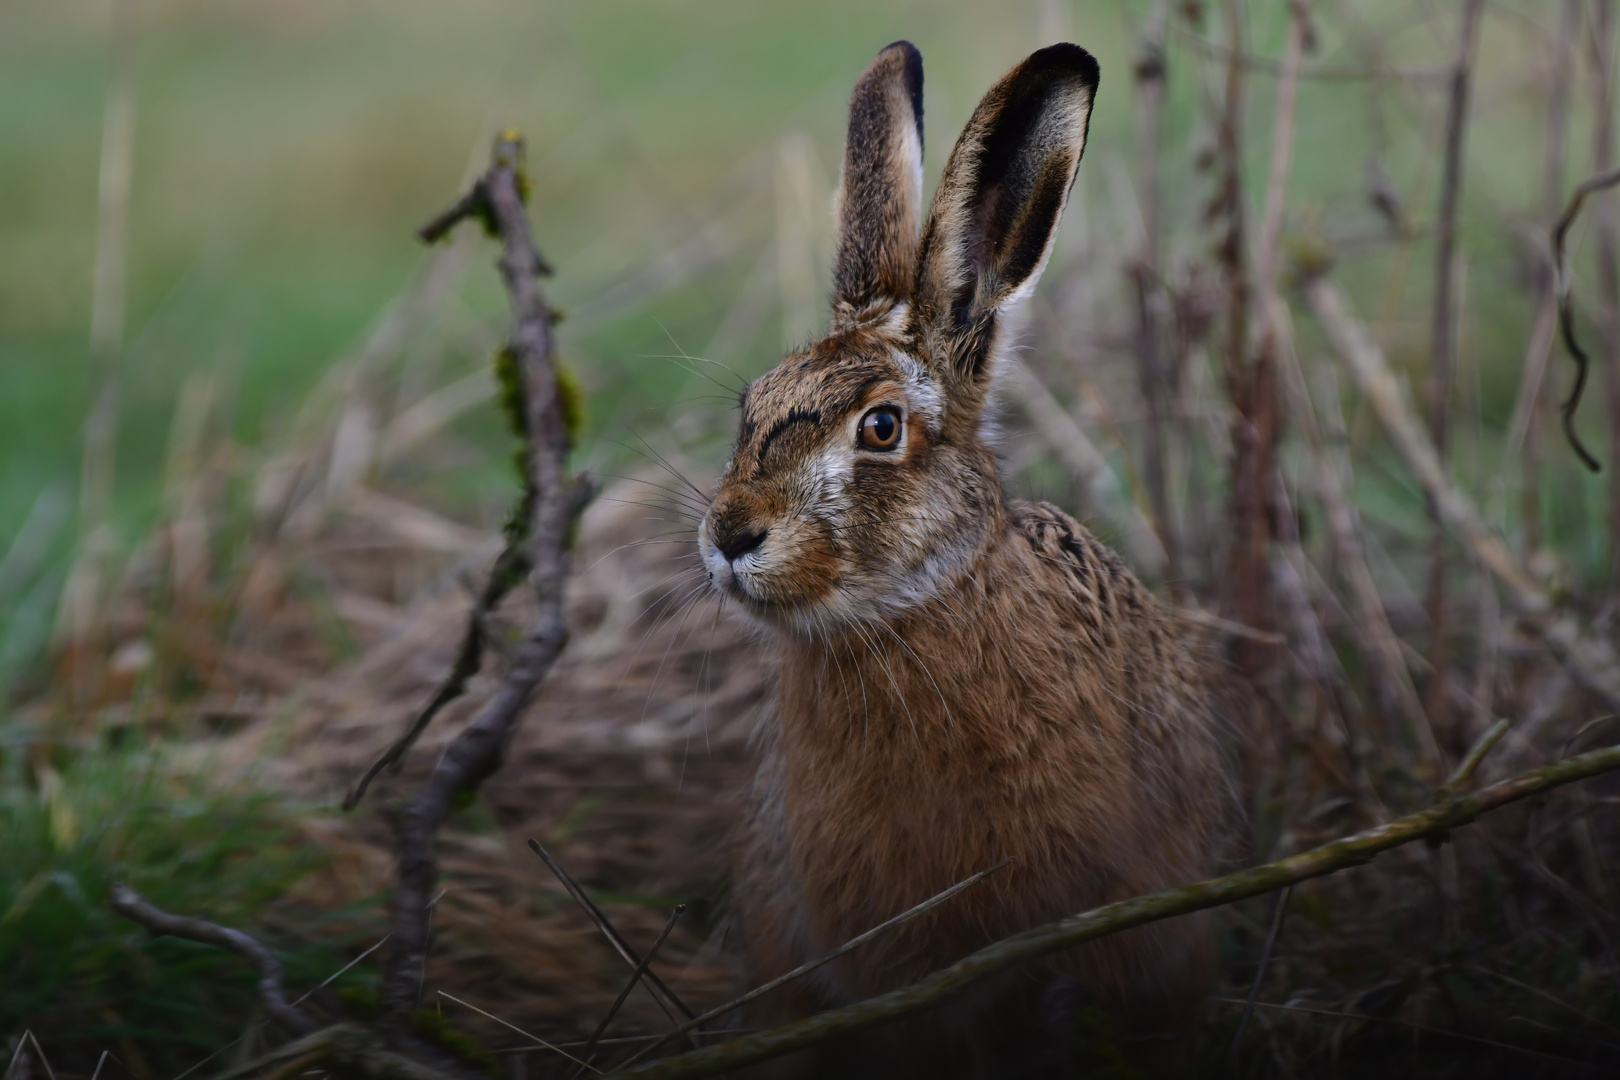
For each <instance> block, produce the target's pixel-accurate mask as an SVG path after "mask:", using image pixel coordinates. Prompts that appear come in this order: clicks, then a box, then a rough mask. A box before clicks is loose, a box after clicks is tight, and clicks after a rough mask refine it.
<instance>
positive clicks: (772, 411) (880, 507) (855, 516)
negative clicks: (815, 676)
mask: <svg viewBox="0 0 1620 1080" xmlns="http://www.w3.org/2000/svg"><path fill="white" fill-rule="evenodd" d="M1096 90H1097V62H1096V61H1095V60H1093V59H1092V58H1091V55H1090V54H1089V53H1087V52H1086V51H1085V50H1084V49H1081V48H1079V47H1078V46H1075V45H1054V46H1052V47H1051V48H1047V49H1042V50H1041V51H1039V52H1037V53H1035V54H1034V55H1032V56H1030V57H1029V59H1027V60H1025V61H1024V62H1023V63H1022V64H1020V65H1018V67H1016V68H1014V69H1013V70H1012V71H1011V72H1010V73H1009V74H1008V75H1007V76H1006V77H1005V78H1003V79H1002V80H1001V81H1000V82H999V83H997V84H996V85H995V87H994V88H992V89H991V91H990V92H989V93H988V94H986V95H985V98H984V100H983V101H981V102H980V103H979V107H978V109H976V110H975V111H974V113H973V118H972V119H971V120H970V121H969V122H968V125H967V128H966V130H964V131H963V132H962V136H961V138H959V139H958V140H957V142H956V147H955V149H953V150H952V151H951V156H950V160H949V162H947V164H946V166H945V173H944V176H943V177H942V178H941V180H940V185H939V191H938V193H937V194H936V195H935V196H934V204H933V207H932V209H931V210H930V211H929V214H928V220H927V223H926V224H924V225H922V226H921V227H919V224H918V219H919V217H920V212H921V209H922V151H923V135H922V57H921V56H919V55H918V53H917V50H916V49H915V48H913V47H912V46H911V45H910V44H909V43H907V42H898V43H896V44H894V45H891V46H889V47H888V48H887V49H884V50H883V51H882V52H881V53H879V54H878V57H877V59H876V60H874V61H873V62H872V66H871V67H869V68H867V70H866V73H865V74H864V75H862V76H861V78H860V81H859V82H858V83H856V85H855V93H854V95H853V97H852V99H851V101H850V109H849V135H848V139H847V142H846V144H845V148H844V163H843V171H842V176H841V179H840V184H839V192H838V202H837V208H836V214H837V219H838V253H837V259H836V266H835V267H834V272H833V317H832V326H831V330H830V332H829V333H828V335H827V336H826V337H824V338H822V339H821V340H819V341H817V342H815V343H814V344H812V345H810V346H808V347H806V348H804V349H801V350H799V351H797V352H795V353H793V354H792V355H791V356H789V357H788V358H787V359H786V360H784V361H782V363H781V364H779V365H777V367H776V368H774V369H773V370H772V371H770V372H768V373H767V374H765V375H763V376H761V377H760V378H759V379H757V380H755V381H754V382H753V383H752V384H750V385H749V386H748V388H747V389H746V391H745V392H744V393H743V397H742V423H741V427H740V429H739V431H738V433H737V445H736V448H735V449H734V450H733V452H732V457H731V461H730V463H729V464H728V465H727V467H726V471H725V475H724V476H723V477H722V478H721V481H720V488H719V491H718V493H717V494H716V496H715V499H714V503H713V505H712V506H711V507H710V508H709V511H708V513H707V515H706V516H705V518H704V521H703V524H702V526H701V528H700V529H699V533H698V537H699V544H700V547H701V550H702V555H703V561H704V564H705V566H706V568H707V569H708V572H709V576H710V578H711V580H712V581H713V582H714V584H715V585H716V587H717V588H719V589H721V590H722V591H723V592H726V593H728V594H730V595H731V596H733V597H735V598H736V599H737V600H739V601H740V602H741V603H742V604H743V605H744V606H745V607H746V608H747V609H748V610H749V611H751V612H753V613H754V614H755V615H757V616H759V617H761V618H763V619H765V620H766V621H768V622H771V623H773V624H776V625H778V626H781V627H784V628H790V629H794V630H797V631H799V632H802V633H817V632H822V631H831V630H834V629H836V628H838V627H840V626H843V625H846V624H848V623H851V622H861V621H866V620H870V619H876V618H883V617H886V616H890V615H893V614H896V613H898V612H899V611H902V610H905V609H908V608H912V607H915V606H917V605H919V604H921V603H923V602H925V601H927V600H928V599H929V598H930V597H931V596H932V595H934V593H935V592H936V591H937V590H938V589H939V588H940V586H941V585H942V584H943V583H944V582H946V581H947V580H949V579H950V578H951V577H952V576H954V575H955V574H958V573H960V572H961V571H962V570H964V569H965V568H966V567H967V566H968V565H969V564H970V563H971V562H972V560H973V559H974V557H975V556H976V555H977V554H978V552H979V551H980V550H981V549H982V548H983V547H984V546H985V545H986V543H988V542H989V540H990V538H991V537H992V536H993V535H994V534H995V533H996V531H997V530H999V529H1000V528H1001V527H1002V503H1001V481H1000V475H999V473H998V471H997V463H996V454H995V451H994V449H993V448H992V447H991V446H990V445H989V444H988V442H987V438H986V436H987V429H988V423H987V418H986V415H985V412H986V405H987V400H988V398H989V392H990V387H991V382H992V380H993V378H994V376H995V372H996V368H997V367H998V365H999V363H1000V361H1001V354H1002V352H1003V351H1004V349H1005V344H1006V341H1007V338H1008V335H1009V332H1010V328H1009V322H1010V320H1011V319H1012V316H1013V315H1014V312H1015V310H1016V309H1017V307H1018V306H1019V304H1020V303H1021V301H1023V300H1024V299H1025V298H1026V297H1028V296H1029V294H1030V292H1031V291H1032V290H1033V289H1034V287H1035V282H1036V279H1037V278H1038V277H1039V276H1040V273H1041V270H1042V268H1043V267H1044V266H1045V265H1046V260H1047V256H1048V255H1049V254H1050V252H1051V249H1052V240H1053V236H1054V235H1055V233H1056V230H1057V225H1058V220H1059V219H1060V218H1061V216H1062V214H1063V207H1064V204H1065V203H1066V202H1067V201H1068V197H1069V189H1070V187H1071V186H1072V185H1073V183H1074V176H1075V170H1076V169H1077V168H1078V166H1079V164H1080V153H1081V151H1082V149H1083V148H1084V147H1085V141H1086V125H1087V122H1088V120H1089V119H1090V116H1091V103H1092V98H1093V96H1094V95H1095V93H1096Z"/></svg>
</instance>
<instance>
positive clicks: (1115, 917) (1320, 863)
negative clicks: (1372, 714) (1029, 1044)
mask: <svg viewBox="0 0 1620 1080" xmlns="http://www.w3.org/2000/svg"><path fill="white" fill-rule="evenodd" d="M1617 768H1620V746H1611V747H1608V748H1606V749H1602V750H1594V751H1592V752H1590V753H1586V754H1580V755H1577V756H1575V757H1570V758H1565V759H1564V760H1562V761H1558V762H1555V763H1553V764H1551V765H1545V766H1542V767H1541V768H1539V769H1532V770H1531V771H1529V772H1527V773H1523V774H1522V775H1519V776H1516V777H1513V778H1512V779H1510V780H1503V781H1502V782H1500V783H1498V784H1493V785H1491V786H1490V787H1487V788H1484V789H1481V790H1480V791H1477V792H1473V793H1471V794H1451V795H1449V796H1447V797H1443V798H1441V799H1439V800H1437V801H1436V802H1435V803H1433V804H1432V805H1430V806H1428V807H1427V808H1425V809H1423V810H1419V811H1417V812H1416V813H1413V814H1408V815H1406V816H1405V817H1403V818H1398V819H1397V820H1395V821H1392V822H1390V823H1388V824H1387V825H1380V826H1378V827H1376V828H1372V829H1367V830H1365V831H1363V832H1359V833H1356V834H1354V835H1352V836H1347V837H1345V838H1344V839H1342V840H1335V841H1333V842H1332V843H1328V844H1324V845H1322V846H1321V847H1318V848H1313V849H1311V850H1310V851H1305V852H1301V853H1300V854H1298V855H1292V856H1289V857H1288V858H1285V859H1279V860H1277V861H1276V862H1271V863H1266V864H1265V865H1263V866H1256V867H1252V868H1250V869H1248V870H1240V871H1238V872H1237V873H1235V874H1226V875H1224V876H1222V877H1218V878H1212V879H1210V880H1208V881H1202V882H1199V883H1197V884H1195V885H1183V886H1180V887H1178V888H1173V889H1165V890H1162V891H1160V892H1156V893H1150V894H1148V895H1146V896H1138V897H1134V898H1132V899H1130V900H1121V901H1118V902H1117V903H1113V904H1107V905H1105V906H1103V907H1100V908H1094V909H1092V910H1091V911H1086V912H1082V913H1080V914H1078V915H1071V916H1070V917H1068V918H1066V919H1061V920H1059V921H1057V922H1054V923H1048V924H1047V925H1045V926H1039V927H1036V928H1034V929H1032V930H1026V931H1024V932H1023V933H1021V934H1015V935H1014V936H1012V937H1010V938H1005V939H1003V940H1001V941H998V942H996V943H995V944H993V945H987V946H985V947H984V948H982V949H980V950H979V951H978V952H975V953H972V954H970V955H968V956H966V957H963V958H962V959H961V960H958V961H957V962H956V963H954V964H952V965H950V966H949V967H947V968H943V969H941V970H939V971H936V972H934V973H933V974H932V975H930V976H928V977H927V978H925V979H922V980H921V981H919V982H916V983H913V984H911V985H910V986H906V987H902V988H900V989H898V990H892V991H890V992H889V993H887V994H881V995H879V996H877V997H873V998H868V999H866V1000H865V1001H859V1002H856V1003H855V1004H853V1005H846V1006H843V1007H842V1008H838V1009H830V1010H828V1011H826V1012H822V1013H818V1014H816V1015H815V1016H812V1017H809V1018H808V1019H805V1020H799V1021H795V1022H794V1023H790V1024H784V1025H782V1026H781V1027H776V1028H771V1029H769V1030H767V1031H762V1032H759V1033H757V1034H754V1035H747V1036H744V1037H742V1038H740V1039H733V1040H731V1041H730V1042H725V1043H721V1044H720V1045H718V1046H711V1047H707V1048H705V1049H703V1050H698V1051H694V1052H691V1053H686V1054H681V1055H679V1056H678V1057H673V1058H667V1059H665V1060H664V1061H660V1062H655V1063H653V1064H651V1065H647V1066H644V1067H642V1068H640V1069H633V1070H630V1071H627V1072H626V1071H620V1072H616V1073H612V1074H610V1075H611V1076H614V1077H631V1076H634V1077H638V1078H640V1080H692V1078H695V1077H703V1076H714V1075H715V1074H717V1073H720V1072H723V1071H725V1070H728V1069H737V1068H741V1067H743V1066H745V1065H752V1064H755V1063H757V1062H761V1061H769V1060H771V1059H772V1058H776V1057H780V1056H782V1055H783V1054H787V1053H791V1052H792V1051H794V1050H799V1049H803V1048H804V1047H807V1046H812V1045H814V1044H816V1043H820V1042H824V1041H826V1040H827V1039H831V1038H834V1037H836V1036H840V1035H847V1034H851V1033H853V1032H857V1031H863V1030H865V1029H867V1028H871V1027H875V1026H877V1025H879V1024H882V1023H886V1022H888V1021H890V1020H895V1019H898V1018H900V1017H902V1016H908V1015H911V1014H914V1013H919V1012H922V1011H924V1010H926V1009H930V1008H933V1007H934V1006H936V1005H939V1004H941V1003H943V1002H944V1001H946V1000H947V999H949V998H951V997H953V996H955V995H956V994H958V993H960V992H961V991H963V990H965V989H966V988H967V987H969V986H971V985H973V984H974V983H976V982H979V981H980V980H982V979H984V978H987V977H988V976H990V975H993V974H995V973H996V972H999V971H1005V970H1006V969H1008V968H1011V967H1014V966H1016V965H1019V964H1023V963H1027V962H1029V961H1032V960H1035V959H1038V958H1040V957H1043V956H1050V955H1051V954H1053V953H1057V952H1062V951H1064V950H1066V949H1072V948H1074V947H1075V946H1077V945H1081V944H1084V943H1085V942H1088V941H1094V940H1096V939H1097V938H1100V937H1105V936H1107V935H1109V934H1116V933H1119V932H1120V931H1123V930H1129V929H1131V928H1132V927H1136V926H1142V925H1144V924H1146V923H1151V922H1158V921H1160V920H1162V919H1169V918H1174V917H1175V916H1178V915H1187V914H1191V913H1192V912H1195V911H1202V910H1204V909H1206V908H1212V907H1219V906H1222V905H1224V904H1231V903H1235V902H1236V901H1239V900H1245V899H1247V898H1249V897H1251V896H1259V895H1261V894H1263V893H1268V892H1274V891H1276V890H1278V889H1284V888H1287V887H1289V886H1290V885H1294V884H1297V883H1298V882H1301V881H1308V880H1309V879H1311V878H1316V877H1323V876H1325V875H1327V874H1332V873H1334V872H1336V871H1339V870H1344V869H1347V868H1349V867H1352V866H1359V865H1362V864H1363V863H1367V862H1371V861H1372V860H1373V859H1374V858H1375V857H1376V856H1377V855H1379V854H1380V853H1382V852H1385V851H1389V850H1390V849H1392V848H1396V847H1400V846H1402V845H1403V844H1409V843H1412V842H1413V841H1415V840H1423V839H1428V838H1431V837H1444V836H1445V835H1446V834H1448V833H1450V832H1451V831H1452V830H1453V829H1456V828H1459V827H1461V826H1463V825H1466V824H1468V823H1469V822H1472V821H1473V820H1475V819H1476V818H1478V817H1479V816H1480V815H1481V814H1485V813H1489V812H1490V811H1492V810H1496V809H1498V808H1500V807H1503V806H1506V805H1508V804H1509V803H1514V802H1518V801H1520V800H1521V799H1528V798H1530V797H1531V796H1534V795H1539V794H1541V793H1542V792H1544V791H1550V790H1552V789H1553V788H1557V787H1561V786H1563V785H1565V784H1569V783H1573V782H1575V781H1577V780H1584V779H1586V778H1588V777H1592V776H1597V775H1600V774H1602V773H1605V772H1609V771H1611V770H1613V769H1617Z"/></svg>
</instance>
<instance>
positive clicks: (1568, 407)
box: [1552, 169, 1620, 472]
mask: <svg viewBox="0 0 1620 1080" xmlns="http://www.w3.org/2000/svg"><path fill="white" fill-rule="evenodd" d="M1616 184H1620V169H1610V170H1609V171H1608V172H1601V173H1598V174H1597V175H1596V176H1591V177H1588V178H1587V179H1585V180H1583V181H1581V182H1580V184H1578V185H1577V186H1576V188H1575V191H1574V192H1573V193H1572V194H1571V195H1570V197H1569V203H1568V205H1566V206H1565V207H1564V213H1563V214H1562V215H1561V216H1560V217H1559V219H1558V224H1557V225H1555V226H1553V234H1552V250H1553V282H1554V292H1555V293H1556V294H1557V297H1558V329H1559V331H1560V332H1561V333H1562V335H1563V338H1564V348H1566V349H1568V350H1569V355H1570V358H1571V359H1573V360H1574V361H1575V385H1574V386H1572V387H1570V389H1569V397H1567V398H1565V399H1564V404H1563V406H1562V412H1563V418H1564V438H1566V439H1568V440H1569V445H1570V446H1571V447H1573V448H1574V450H1575V453H1576V455H1577V456H1579V457H1580V459H1581V464H1583V465H1585V466H1586V467H1587V468H1588V469H1590V470H1592V471H1593V472H1601V471H1602V469H1603V466H1601V465H1599V464H1598V460H1597V458H1595V457H1593V456H1592V453H1591V451H1589V450H1587V448H1586V445H1585V444H1584V443H1582V442H1581V437H1580V435H1578V434H1576V431H1575V410H1576V409H1577V408H1579V407H1580V404H1581V393H1582V392H1583V391H1584V390H1585V389H1586V372H1587V368H1588V367H1589V366H1590V365H1591V362H1592V361H1591V358H1590V357H1588V356H1587V355H1586V350H1585V349H1583V348H1581V343H1580V341H1579V339H1577V338H1576V336H1575V305H1574V303H1573V301H1572V300H1571V297H1570V273H1569V256H1568V254H1567V252H1566V250H1565V248H1566V245H1567V243H1568V241H1569V230H1570V226H1572V225H1574V224H1575V219H1576V218H1577V217H1579V216H1580V213H1581V207H1582V206H1583V205H1584V204H1585V203H1586V197H1587V196H1588V195H1591V194H1593V193H1594V192H1598V191H1606V190H1608V189H1609V188H1612V187H1614V186H1615V185H1616Z"/></svg>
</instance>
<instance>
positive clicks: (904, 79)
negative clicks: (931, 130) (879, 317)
mask: <svg viewBox="0 0 1620 1080" xmlns="http://www.w3.org/2000/svg"><path fill="white" fill-rule="evenodd" d="M922 81H923V74H922V54H921V53H919V52H918V51H917V49H916V47H915V46H913V45H912V44H911V42H909V41H897V42H895V43H894V44H893V45H890V46H889V47H888V48H886V49H884V50H883V51H882V52H880V53H878V55H877V59H876V60H873V61H872V64H871V66H870V67H868V68H867V69H866V72H865V74H863V75H862V76H861V77H860V80H859V81H858V82H856V83H855V93H854V94H852V95H851V96H850V100H849V135H848V137H847V138H846V140H845V143H844V165H843V169H842V172H841V174H840V177H839V183H838V203H837V211H836V214H837V218H838V256H837V259H836V262H835V265H834V267H833V300H834V303H835V305H836V306H835V308H834V312H833V325H834V328H835V329H836V328H838V327H839V326H841V325H851V324H854V323H857V322H860V321H861V320H862V319H863V318H864V317H867V316H868V315H869V314H870V313H872V312H873V311H874V309H885V308H887V307H890V306H892V305H893V304H895V303H897V302H900V301H904V300H908V299H910V297H911V282H912V275H913V274H914V272H915V271H916V266H917V238H918V235H919V234H920V232H921V217H922V160H923V131H922V111H923V110H922Z"/></svg>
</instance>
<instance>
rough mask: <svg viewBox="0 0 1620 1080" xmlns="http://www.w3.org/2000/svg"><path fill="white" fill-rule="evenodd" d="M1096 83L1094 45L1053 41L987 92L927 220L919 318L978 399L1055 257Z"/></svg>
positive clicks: (954, 375) (958, 381)
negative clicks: (1022, 307) (1016, 311)
mask: <svg viewBox="0 0 1620 1080" xmlns="http://www.w3.org/2000/svg"><path fill="white" fill-rule="evenodd" d="M1096 93H1097V61H1096V60H1094V59H1092V56H1091V54H1090V53H1088V52H1086V50H1084V49H1082V48H1080V47H1079V46H1078V45H1067V44H1064V45H1053V46H1051V47H1050V48H1046V49H1042V50H1040V51H1039V52H1037V53H1034V54H1033V55H1031V56H1030V57H1029V58H1028V59H1027V60H1025V61H1024V62H1023V63H1022V64H1019V65H1018V66H1017V67H1015V68H1013V69H1012V71H1010V72H1008V74H1007V75H1006V76H1005V77H1004V78H1003V79H1002V80H1001V81H1000V82H998V83H997V84H996V85H995V86H993V87H992V88H991V89H990V92H989V93H988V94H986V95H985V96H984V100H983V101H981V102H980V103H979V107H978V108H977V109H975V110H974V112H973V117H972V119H970V120H969V121H968V124H967V127H966V128H965V129H964V130H963V132H962V137H961V138H960V139H958V140H957V142H956V147H955V149H953V150H952V151H951V157H950V160H949V161H947V162H946V164H945V175H944V176H943V177H942V178H941V179H940V182H939V191H938V193H937V194H936V195H935V196H934V205H933V209H932V210H931V211H930V212H929V215H928V224H927V226H926V227H925V228H924V230H923V240H922V251H921V253H920V254H919V256H918V259H919V262H918V268H917V280H916V287H915V292H914V296H913V305H912V312H913V314H912V320H913V325H914V326H915V327H916V328H917V330H918V331H919V333H920V335H921V336H922V337H923V338H925V339H927V340H928V344H929V347H928V348H927V349H926V350H925V351H926V352H927V354H928V355H930V356H932V357H936V358H938V362H940V363H942V364H943V365H944V366H945V368H946V369H947V370H945V371H944V372H942V374H944V375H945V376H946V378H947V380H948V381H949V383H950V384H951V385H952V386H953V387H954V388H955V390H956V392H957V393H959V394H963V395H965V396H964V398H963V399H962V400H964V401H965V402H966V403H968V404H970V405H971V404H972V403H973V402H974V401H981V400H982V391H983V390H984V388H985V385H986V383H987V381H988V379H989V375H990V373H991V370H992V369H993V368H994V366H995V360H996V354H997V352H998V346H999V343H1000V342H1001V339H1002V338H1003V336H1004V329H1003V326H1002V325H1001V324H1002V323H1004V322H1005V321H1006V318H1005V317H1006V315H1007V314H1008V313H1009V311H1010V310H1011V309H1012V308H1014V307H1016V306H1017V305H1018V303H1019V302H1020V301H1022V300H1023V299H1024V298H1026V297H1027V296H1028V295H1029V294H1030V292H1031V291H1033V290H1034V288H1035V282H1036V280H1037V279H1038V278H1039V277H1040V276H1041V271H1042V270H1043V269H1045V267H1046V260H1047V256H1048V255H1050V254H1051V251H1052V241H1053V238H1054V237H1055V236H1056V235H1057V226H1058V221H1059V219H1061V218H1062V216H1063V208H1064V206H1065V204H1067V202H1068V200H1069V189H1070V187H1072V186H1073V184H1074V177H1075V172H1076V171H1077V170H1078V169H1079V167H1080V154H1081V153H1082V151H1084V150H1085V146H1086V128H1087V126H1088V125H1089V123H1090V120H1091V103H1092V99H1093V98H1094V97H1095V96H1096ZM974 391H977V393H975V392H974Z"/></svg>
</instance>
